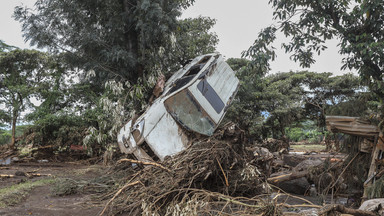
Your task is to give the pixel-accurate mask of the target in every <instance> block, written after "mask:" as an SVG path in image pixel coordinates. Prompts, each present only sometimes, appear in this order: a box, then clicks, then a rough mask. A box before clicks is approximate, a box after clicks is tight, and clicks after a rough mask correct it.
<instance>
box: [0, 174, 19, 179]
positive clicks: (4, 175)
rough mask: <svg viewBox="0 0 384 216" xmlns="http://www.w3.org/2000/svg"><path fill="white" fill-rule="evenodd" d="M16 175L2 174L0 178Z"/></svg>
mask: <svg viewBox="0 0 384 216" xmlns="http://www.w3.org/2000/svg"><path fill="white" fill-rule="evenodd" d="M14 177H15V175H7V174H0V178H14Z"/></svg>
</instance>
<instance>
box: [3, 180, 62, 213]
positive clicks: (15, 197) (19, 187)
mask: <svg viewBox="0 0 384 216" xmlns="http://www.w3.org/2000/svg"><path fill="white" fill-rule="evenodd" d="M53 182H55V179H53V178H46V179H40V180H37V181H26V182H23V183H20V184H16V185H12V186H10V187H6V188H2V189H0V208H5V207H7V206H13V205H16V204H18V203H19V202H21V201H22V200H23V199H25V197H27V196H28V194H29V192H30V191H31V190H32V189H34V188H36V187H39V186H43V185H48V184H52V183H53Z"/></svg>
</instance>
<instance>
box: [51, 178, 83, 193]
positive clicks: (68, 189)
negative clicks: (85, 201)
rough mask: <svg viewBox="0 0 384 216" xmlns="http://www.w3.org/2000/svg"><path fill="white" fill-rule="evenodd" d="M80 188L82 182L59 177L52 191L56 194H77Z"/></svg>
mask: <svg viewBox="0 0 384 216" xmlns="http://www.w3.org/2000/svg"><path fill="white" fill-rule="evenodd" d="M79 190H80V183H79V182H78V181H76V180H74V179H69V178H61V179H58V180H57V181H56V182H55V184H53V186H52V188H51V193H52V194H53V195H55V196H67V195H71V194H77V193H79Z"/></svg>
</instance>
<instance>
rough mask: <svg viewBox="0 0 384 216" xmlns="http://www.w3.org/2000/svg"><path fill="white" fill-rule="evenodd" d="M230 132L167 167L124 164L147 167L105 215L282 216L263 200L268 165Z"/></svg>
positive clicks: (167, 161)
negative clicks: (266, 214) (264, 214)
mask: <svg viewBox="0 0 384 216" xmlns="http://www.w3.org/2000/svg"><path fill="white" fill-rule="evenodd" d="M229 131H231V130H226V129H221V130H218V131H217V132H216V133H215V134H214V135H213V136H212V137H209V138H205V139H202V140H195V141H194V144H193V145H192V146H190V147H189V148H187V149H186V150H185V151H183V152H181V153H179V154H177V155H175V156H173V157H167V158H165V160H164V161H163V162H162V163H161V164H160V163H158V162H139V161H135V160H129V159H128V160H127V159H125V160H124V159H123V160H120V161H119V163H131V162H136V163H135V164H138V165H144V164H145V165H144V166H145V167H144V168H143V169H141V170H140V171H138V172H136V173H135V174H132V175H131V176H129V177H130V178H129V180H128V181H127V182H126V183H125V185H124V186H122V187H121V188H120V189H119V190H117V192H116V193H115V194H114V196H113V197H112V198H111V200H110V202H109V203H108V204H107V206H106V208H105V211H104V212H103V214H106V215H107V214H110V215H113V214H117V213H123V212H124V213H127V214H129V215H140V214H144V215H181V214H183V213H184V214H187V215H196V214H202V215H204V214H207V215H209V214H218V213H227V214H233V215H239V214H240V215H252V214H256V213H260V212H270V213H271V215H273V214H275V213H277V209H275V206H274V205H270V204H268V203H267V202H266V201H265V200H262V199H261V198H260V197H257V195H259V194H262V193H263V192H265V191H266V190H267V189H268V185H267V184H265V183H264V179H265V178H266V176H264V174H263V173H264V171H265V170H263V168H262V167H261V166H260V165H261V164H262V162H261V161H260V160H254V158H255V156H254V152H252V151H249V150H247V149H246V148H245V147H244V145H243V142H242V138H241V133H229ZM267 161H268V160H265V162H267ZM146 165H149V166H146ZM264 165H265V164H264ZM235 197H242V198H235ZM246 197H247V198H246Z"/></svg>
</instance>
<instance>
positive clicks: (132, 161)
mask: <svg viewBox="0 0 384 216" xmlns="http://www.w3.org/2000/svg"><path fill="white" fill-rule="evenodd" d="M122 162H130V163H137V164H143V165H152V166H155V167H159V168H161V169H164V170H166V171H168V172H172V171H171V170H170V169H168V168H166V167H164V166H163V165H161V164H158V163H155V162H145V161H138V160H132V159H121V160H119V161H117V163H122Z"/></svg>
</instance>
